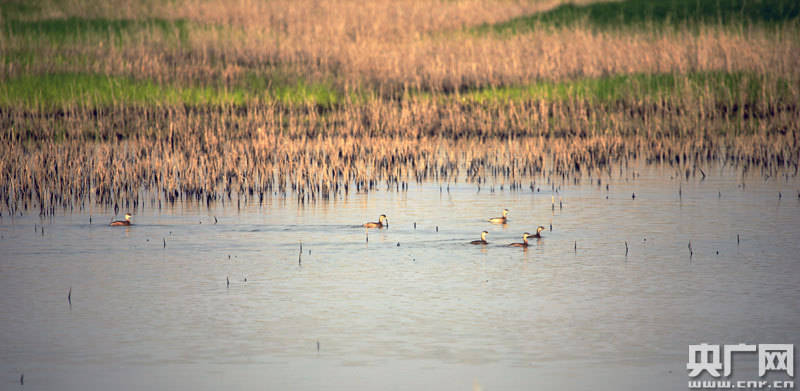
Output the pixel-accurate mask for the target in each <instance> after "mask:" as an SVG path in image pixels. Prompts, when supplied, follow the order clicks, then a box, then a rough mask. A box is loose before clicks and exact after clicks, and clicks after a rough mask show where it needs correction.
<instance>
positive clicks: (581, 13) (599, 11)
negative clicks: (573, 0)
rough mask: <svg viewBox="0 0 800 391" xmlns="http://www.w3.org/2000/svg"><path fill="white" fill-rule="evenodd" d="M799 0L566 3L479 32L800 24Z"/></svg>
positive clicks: (633, 0) (637, 0)
mask: <svg viewBox="0 0 800 391" xmlns="http://www.w3.org/2000/svg"><path fill="white" fill-rule="evenodd" d="M799 20H800V2H798V1H797V0H657V1H655V0H624V1H619V2H607V3H606V2H603V3H593V4H589V5H586V6H577V5H574V4H564V5H562V6H559V7H557V8H555V9H552V10H550V11H547V12H541V13H537V14H533V15H527V16H522V17H518V18H514V19H511V20H508V21H505V22H501V23H497V24H493V25H488V24H486V25H483V26H481V27H479V28H478V30H477V31H478V32H484V33H485V32H491V31H494V32H498V33H518V32H525V31H530V30H533V29H535V28H537V27H569V26H573V25H577V24H581V23H585V24H587V25H588V26H591V27H594V28H597V29H621V28H630V27H664V26H672V27H681V26H689V27H692V26H699V25H703V24H713V25H723V26H729V25H743V24H744V25H747V24H761V25H768V26H769V25H779V24H786V23H794V24H797V23H798V21H799Z"/></svg>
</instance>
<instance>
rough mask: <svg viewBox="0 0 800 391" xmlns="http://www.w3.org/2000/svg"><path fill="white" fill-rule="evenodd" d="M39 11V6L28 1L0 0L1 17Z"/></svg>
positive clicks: (8, 17) (20, 15)
mask: <svg viewBox="0 0 800 391" xmlns="http://www.w3.org/2000/svg"><path fill="white" fill-rule="evenodd" d="M36 12H39V7H38V6H37V5H35V4H31V2H30V1H5V0H3V1H0V15H2V16H3V19H12V18H19V17H23V16H28V15H31V14H34V13H36Z"/></svg>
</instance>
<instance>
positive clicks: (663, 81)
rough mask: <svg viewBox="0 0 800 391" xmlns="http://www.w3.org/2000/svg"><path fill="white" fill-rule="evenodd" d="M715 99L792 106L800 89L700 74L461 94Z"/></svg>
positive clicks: (474, 98)
mask: <svg viewBox="0 0 800 391" xmlns="http://www.w3.org/2000/svg"><path fill="white" fill-rule="evenodd" d="M698 97H713V98H714V99H715V100H716V101H718V102H723V103H743V102H747V103H753V102H760V101H765V100H767V99H770V100H773V101H776V100H777V101H783V102H793V101H796V100H797V98H798V97H797V86H795V88H794V89H792V88H791V86H790V83H789V82H788V81H786V80H784V79H781V78H772V77H768V76H761V75H756V74H750V73H725V72H698V73H691V74H686V75H680V74H631V75H615V76H606V77H599V78H580V79H575V80H567V81H558V82H556V81H539V82H536V83H532V84H529V85H525V86H509V87H502V88H486V89H479V90H474V91H470V92H467V93H464V94H460V96H459V98H460V99H461V100H464V101H471V102H478V103H489V102H505V101H530V100H545V101H571V100H581V101H587V102H591V103H599V104H609V103H617V102H634V101H641V100H650V101H654V100H655V101H657V100H670V101H680V100H681V99H683V98H698Z"/></svg>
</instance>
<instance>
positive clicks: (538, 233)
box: [530, 225, 544, 239]
mask: <svg viewBox="0 0 800 391" xmlns="http://www.w3.org/2000/svg"><path fill="white" fill-rule="evenodd" d="M542 231H544V227H542V226H541V225H540V226H538V227H536V233H535V234H533V235H531V236H530V237H532V238H536V239H540V238H541V237H542Z"/></svg>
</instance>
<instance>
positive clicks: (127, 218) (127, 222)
mask: <svg viewBox="0 0 800 391" xmlns="http://www.w3.org/2000/svg"><path fill="white" fill-rule="evenodd" d="M110 225H111V226H112V227H118V226H126V225H131V214H130V213H125V220H114V221H112V222H111V224H110Z"/></svg>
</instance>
